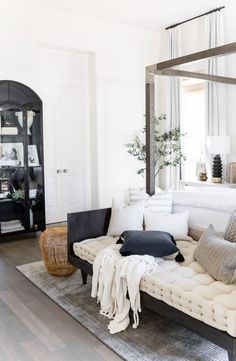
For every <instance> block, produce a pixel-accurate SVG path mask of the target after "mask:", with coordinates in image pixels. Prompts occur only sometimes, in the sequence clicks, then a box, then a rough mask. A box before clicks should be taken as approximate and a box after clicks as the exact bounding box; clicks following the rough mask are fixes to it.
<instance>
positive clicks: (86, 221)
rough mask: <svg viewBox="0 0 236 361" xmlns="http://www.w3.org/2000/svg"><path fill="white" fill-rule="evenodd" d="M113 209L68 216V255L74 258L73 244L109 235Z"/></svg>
mask: <svg viewBox="0 0 236 361" xmlns="http://www.w3.org/2000/svg"><path fill="white" fill-rule="evenodd" d="M110 218H111V208H105V209H98V210H93V211H85V212H77V213H69V214H67V225H68V254H69V255H70V254H71V255H73V256H74V252H73V243H75V242H81V241H83V240H85V239H88V238H96V237H100V236H104V235H106V234H107V230H108V226H109V222H110Z"/></svg>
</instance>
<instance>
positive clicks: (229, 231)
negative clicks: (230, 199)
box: [224, 209, 236, 242]
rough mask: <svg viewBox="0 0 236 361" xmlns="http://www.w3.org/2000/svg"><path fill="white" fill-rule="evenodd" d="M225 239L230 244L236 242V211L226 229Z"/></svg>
mask: <svg viewBox="0 0 236 361" xmlns="http://www.w3.org/2000/svg"><path fill="white" fill-rule="evenodd" d="M224 238H225V239H226V240H227V241H229V242H236V209H235V210H234V211H233V213H232V214H231V216H230V219H229V222H228V224H227V226H226V229H225V235H224Z"/></svg>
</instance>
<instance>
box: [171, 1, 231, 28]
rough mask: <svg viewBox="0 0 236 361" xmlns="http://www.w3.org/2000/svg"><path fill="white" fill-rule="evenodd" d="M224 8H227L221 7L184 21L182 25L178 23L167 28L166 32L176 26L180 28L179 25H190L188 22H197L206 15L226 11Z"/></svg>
mask: <svg viewBox="0 0 236 361" xmlns="http://www.w3.org/2000/svg"><path fill="white" fill-rule="evenodd" d="M224 8H225V6H221V7H219V8H217V9H214V10H210V11H208V12H206V13H204V14H201V15H197V16H194V17H193V18H190V19H187V20H184V21H182V22H180V23H177V24H174V25H171V26H168V27H167V28H165V30H169V29H172V28H175V27H176V26H179V25H182V24H185V23H188V22H189V21H191V20H195V19H198V18H201V17H202V16H205V15H208V14H211V13H214V12H216V11H220V10H222V9H224Z"/></svg>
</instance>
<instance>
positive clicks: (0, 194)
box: [0, 103, 26, 234]
mask: <svg viewBox="0 0 236 361" xmlns="http://www.w3.org/2000/svg"><path fill="white" fill-rule="evenodd" d="M23 133H24V127H23V112H22V109H21V108H19V107H18V106H16V105H15V104H10V103H9V104H8V103H6V104H2V105H1V106H0V231H1V233H2V234H4V233H9V232H17V231H24V230H25V229H26V217H25V167H24V166H25V159H24V158H25V157H24V154H25V153H24V141H23V138H22V135H23Z"/></svg>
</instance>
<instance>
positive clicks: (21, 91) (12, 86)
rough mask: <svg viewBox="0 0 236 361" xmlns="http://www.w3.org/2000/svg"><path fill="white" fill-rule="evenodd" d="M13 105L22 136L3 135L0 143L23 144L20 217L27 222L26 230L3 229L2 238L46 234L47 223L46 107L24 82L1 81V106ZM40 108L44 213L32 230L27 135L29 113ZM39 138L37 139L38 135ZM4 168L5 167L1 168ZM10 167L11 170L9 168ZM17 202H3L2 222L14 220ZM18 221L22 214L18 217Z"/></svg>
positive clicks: (42, 212) (0, 205)
mask: <svg viewBox="0 0 236 361" xmlns="http://www.w3.org/2000/svg"><path fill="white" fill-rule="evenodd" d="M6 105H12V106H16V107H17V108H19V109H21V111H22V113H23V132H22V134H17V135H6V134H5V135H3V134H0V143H4V142H6V141H7V142H11V143H15V142H20V143H22V144H23V147H24V168H23V171H24V193H25V199H24V210H25V212H24V214H23V212H22V217H21V218H20V219H21V221H22V222H24V225H25V230H23V231H12V232H7V233H1V229H0V238H6V237H8V236H10V235H13V234H18V233H26V232H37V231H43V230H44V229H45V227H46V220H45V191H44V147H43V104H42V100H41V98H40V97H39V96H38V94H36V92H35V91H34V90H32V89H31V88H29V87H28V86H27V85H25V84H23V83H19V82H17V81H13V80H1V81H0V107H2V106H6ZM34 108H37V110H38V114H39V120H40V122H39V128H40V132H39V134H38V135H37V144H36V145H37V146H40V147H41V149H40V150H41V153H40V154H39V156H40V157H41V169H42V186H41V189H42V194H41V195H40V201H41V202H42V206H41V211H40V222H39V223H40V224H39V227H38V228H36V227H35V228H31V227H30V215H29V210H30V208H31V199H30V197H29V192H28V190H29V174H30V167H29V165H28V145H29V139H28V135H27V126H26V120H27V110H29V109H34ZM35 138H36V136H35ZM0 168H1V169H3V167H0ZM10 168H11V167H9V169H10ZM19 205H20V204H18V203H15V202H13V201H12V202H6V203H5V202H4V201H3V200H0V220H1V221H9V220H12V219H14V218H12V217H13V216H14V212H13V210H14V209H15V208H17V206H18V208H19ZM18 218H19V215H18Z"/></svg>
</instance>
